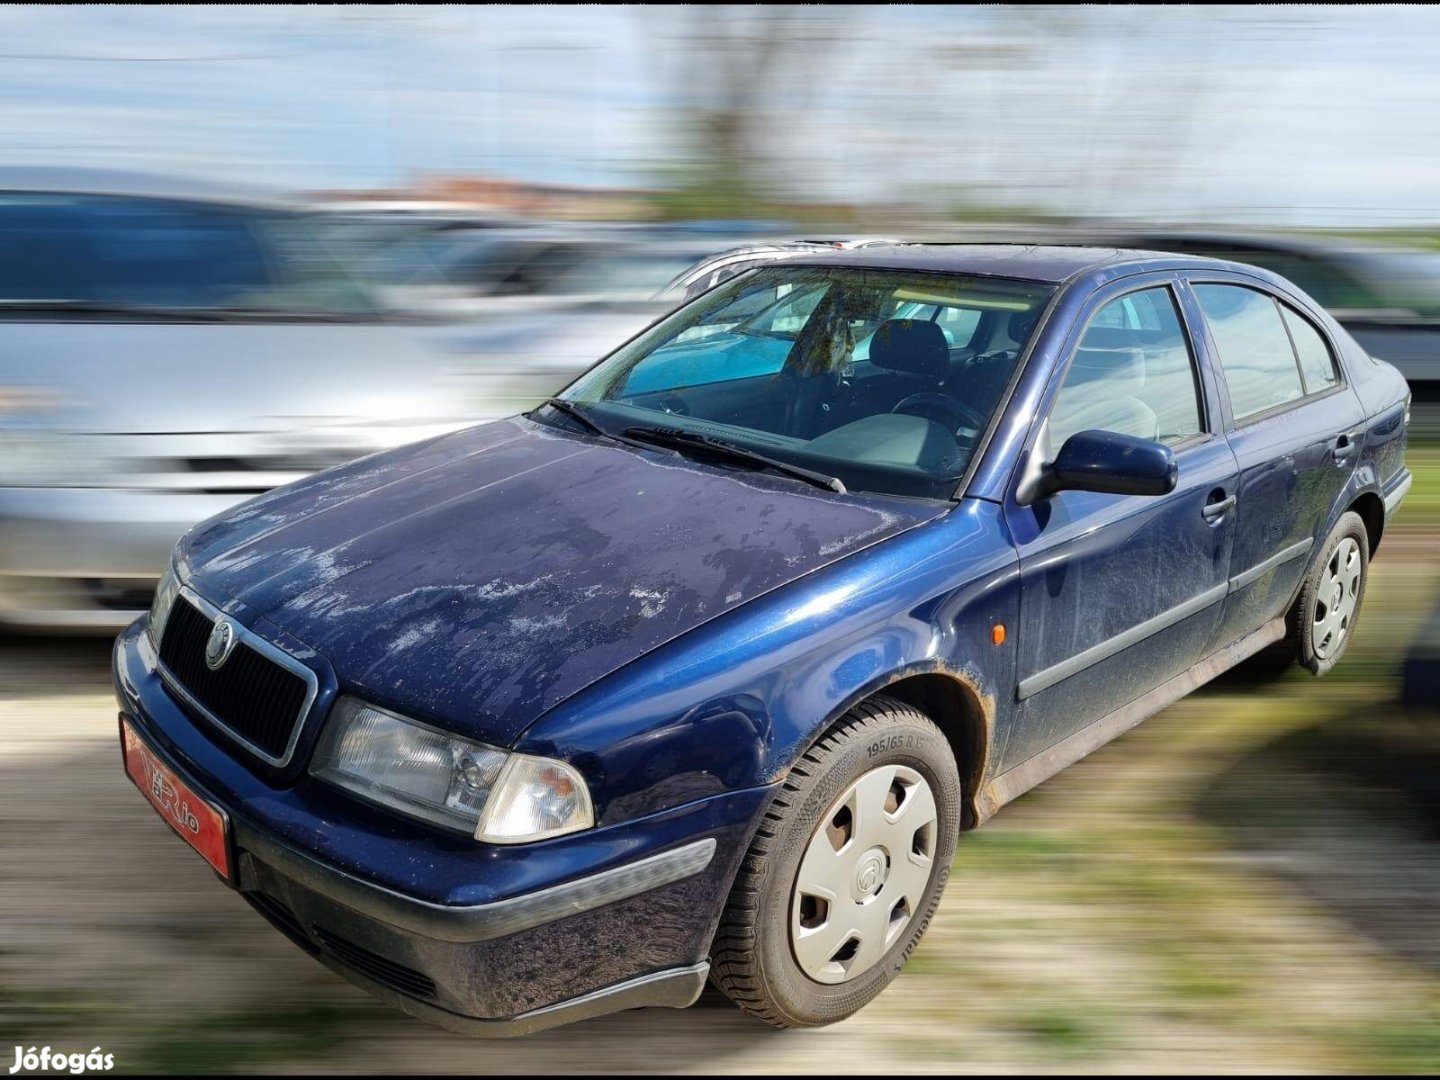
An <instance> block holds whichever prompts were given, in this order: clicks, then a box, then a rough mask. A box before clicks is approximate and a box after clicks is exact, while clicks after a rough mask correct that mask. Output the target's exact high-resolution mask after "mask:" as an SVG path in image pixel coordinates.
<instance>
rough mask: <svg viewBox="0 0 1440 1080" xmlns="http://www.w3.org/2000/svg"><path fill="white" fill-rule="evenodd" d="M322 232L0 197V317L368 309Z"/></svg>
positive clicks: (171, 208) (303, 222) (195, 209)
mask: <svg viewBox="0 0 1440 1080" xmlns="http://www.w3.org/2000/svg"><path fill="white" fill-rule="evenodd" d="M321 236H322V230H321V229H320V228H319V227H318V226H317V225H316V223H314V222H312V221H311V220H309V219H308V218H306V217H304V216H303V215H299V214H291V213H285V212H283V211H278V210H277V211H270V210H264V209H256V208H252V207H234V206H224V205H212V204H207V203H192V202H184V201H179V200H166V199H149V198H134V197H128V196H102V195H69V194H26V193H12V192H0V310H7V309H8V310H11V311H23V310H26V309H27V306H28V307H31V308H45V307H54V308H57V309H63V308H65V307H70V308H71V309H73V310H75V311H84V310H86V309H89V310H92V311H99V310H107V309H109V310H116V311H133V312H136V313H142V314H143V313H144V312H146V311H155V312H168V313H172V314H173V313H177V312H180V313H183V312H186V311H195V312H200V311H205V312H222V313H223V312H236V313H241V312H244V313H247V314H252V315H253V314H262V315H263V314H270V315H277V316H283V315H297V316H299V315H317V314H318V315H349V316H359V315H368V314H373V312H374V307H373V305H372V304H371V303H370V301H369V300H368V298H367V297H366V295H365V293H364V292H363V291H362V290H361V289H359V288H357V287H356V286H355V285H354V284H353V283H351V282H350V281H349V280H348V279H347V278H346V277H344V276H343V275H342V273H341V272H340V270H339V268H338V266H337V265H336V264H335V262H334V261H333V260H332V259H331V258H330V256H329V254H328V253H327V252H326V250H325V246H324V244H323V243H322V241H321Z"/></svg>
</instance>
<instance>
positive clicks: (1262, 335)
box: [1195, 285, 1305, 420]
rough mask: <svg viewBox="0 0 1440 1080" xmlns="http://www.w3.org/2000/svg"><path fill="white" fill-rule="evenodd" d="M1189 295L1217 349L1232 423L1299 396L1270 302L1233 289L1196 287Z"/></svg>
mask: <svg viewBox="0 0 1440 1080" xmlns="http://www.w3.org/2000/svg"><path fill="white" fill-rule="evenodd" d="M1195 297H1196V299H1198V300H1199V301H1200V308H1201V310H1202V311H1204V312H1205V320H1206V322H1208V323H1209V324H1210V334H1211V336H1212V337H1213V338H1214V339H1215V347H1216V349H1217V350H1219V353H1220V364H1221V366H1222V367H1223V368H1224V369H1225V385H1226V386H1228V387H1229V388H1230V406H1231V408H1232V409H1233V410H1234V413H1235V419H1236V420H1243V419H1245V418H1246V417H1247V416H1254V415H1255V414H1256V413H1262V412H1264V411H1265V410H1266V409H1273V408H1274V407H1275V406H1277V405H1284V404H1286V403H1287V402H1290V401H1296V400H1298V399H1300V398H1302V397H1304V396H1305V386H1304V384H1303V383H1302V382H1301V381H1300V366H1299V365H1298V364H1297V363H1296V361H1295V350H1294V349H1293V348H1292V347H1291V345H1290V335H1289V334H1288V333H1286V331H1285V324H1284V322H1283V321H1281V317H1280V308H1279V305H1278V304H1276V302H1275V301H1274V300H1273V299H1271V298H1270V297H1269V296H1268V295H1266V294H1265V293H1261V292H1256V291H1255V290H1254V289H1247V288H1244V287H1242V286H1239V285H1196V286H1195Z"/></svg>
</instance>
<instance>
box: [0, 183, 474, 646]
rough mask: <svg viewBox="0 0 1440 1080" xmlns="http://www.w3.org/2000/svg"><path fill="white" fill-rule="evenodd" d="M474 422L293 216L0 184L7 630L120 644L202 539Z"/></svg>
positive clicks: (447, 364)
mask: <svg viewBox="0 0 1440 1080" xmlns="http://www.w3.org/2000/svg"><path fill="white" fill-rule="evenodd" d="M472 406H473V401H470V400H468V399H467V398H466V396H465V395H464V394H463V393H461V392H457V386H456V373H455V371H454V369H453V365H452V363H451V361H450V360H449V359H447V358H446V357H445V356H444V355H443V354H442V353H441V352H440V351H438V350H437V349H435V348H434V346H433V343H427V342H426V341H425V340H424V338H423V337H422V336H421V335H420V334H419V333H418V332H417V329H416V328H415V327H411V326H405V325H398V324H392V323H391V322H390V321H389V320H388V319H387V316H386V315H385V313H384V312H383V311H382V310H381V309H380V308H379V307H377V306H376V304H375V302H374V301H373V299H372V298H371V297H370V296H368V295H367V294H366V292H365V291H364V290H363V289H361V288H359V287H357V286H356V285H355V284H354V283H353V281H352V280H350V279H349V278H347V276H346V275H345V274H344V273H342V272H341V270H340V268H339V267H338V266H337V265H336V264H335V263H334V262H333V260H331V259H330V258H329V257H328V255H327V254H326V245H325V244H324V243H322V242H320V241H319V239H318V238H317V223H316V222H315V220H314V219H313V217H311V216H310V215H308V214H306V213H303V212H300V211H299V210H298V209H297V208H296V207H294V206H292V205H290V204H287V203H284V202H281V201H279V200H275V199H271V198H269V197H267V196H264V195H261V194H257V193H254V192H235V191H230V190H225V191H221V190H216V189H202V188H201V187H200V186H198V185H195V184H192V183H189V182H186V183H179V182H175V181H169V180H164V179H158V178H154V177H147V176H140V175H135V174H122V173H109V172H103V171H90V170H83V171H81V170H62V169H45V170H36V169H6V170H0V626H9V627H29V628H43V629H58V630H91V631H105V632H110V631H114V630H118V629H119V628H120V627H122V626H124V625H126V624H127V623H129V622H130V621H132V620H133V619H134V618H135V617H136V615H137V614H138V613H140V612H141V611H143V610H145V609H146V608H147V607H148V605H149V603H150V600H151V595H152V593H153V590H154V586H155V583H156V582H157V581H158V579H159V577H160V574H161V572H162V571H163V570H164V568H165V559H166V553H167V552H168V551H169V550H170V548H171V547H172V546H173V545H174V543H175V541H176V539H177V538H178V537H179V536H180V535H181V534H182V533H183V532H185V530H186V529H188V528H189V527H190V526H191V525H193V524H195V523H196V522H198V521H201V520H202V519H204V518H208V517H210V516H211V515H213V514H216V513H219V512H220V511H222V510H225V509H227V508H228V507H230V506H231V505H233V504H234V503H236V502H239V501H241V500H242V499H246V498H249V497H250V496H252V495H255V494H258V493H261V492H264V491H268V490H269V489H271V488H273V487H276V486H278V485H281V484H284V483H287V482H289V481H292V480H296V479H299V478H300V477H303V476H305V475H307V474H309V473H311V472H313V471H315V470H317V469H322V468H325V467H328V466H330V465H335V464H338V463H340V462H343V461H347V460H350V459H352V458H355V457H358V456H360V455H362V454H366V453H369V452H371V451H375V450H379V449H382V448H386V447H390V446H394V445H397V444H400V443H405V442H409V441H411V440H414V439H417V438H421V437H424V436H426V435H429V434H434V433H439V432H442V431H446V430H450V429H452V428H456V427H460V426H463V425H465V424H466V423H471V422H474V419H475V415H474V410H473V409H472ZM467 410H470V415H463V414H464V413H465V412H466V411H467Z"/></svg>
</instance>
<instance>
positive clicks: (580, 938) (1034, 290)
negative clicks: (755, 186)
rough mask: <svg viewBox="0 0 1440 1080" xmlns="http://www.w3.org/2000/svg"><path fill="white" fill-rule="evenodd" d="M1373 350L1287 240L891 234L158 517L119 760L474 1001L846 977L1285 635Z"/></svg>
mask: <svg viewBox="0 0 1440 1080" xmlns="http://www.w3.org/2000/svg"><path fill="white" fill-rule="evenodd" d="M1408 407H1409V393H1408V391H1407V388H1406V385H1405V382H1404V380H1403V379H1402V378H1401V377H1400V376H1399V375H1398V374H1397V372H1396V371H1395V370H1394V369H1393V368H1391V367H1389V366H1387V365H1386V364H1383V363H1380V362H1378V361H1375V360H1372V359H1370V358H1369V357H1368V356H1366V355H1365V353H1364V352H1363V351H1362V350H1361V349H1360V348H1359V347H1358V346H1357V345H1356V344H1355V342H1354V341H1353V340H1352V339H1351V338H1350V336H1349V335H1348V334H1346V333H1345V331H1344V330H1342V329H1341V328H1340V327H1339V326H1338V325H1337V324H1336V323H1335V321H1334V320H1333V319H1332V318H1330V317H1329V316H1328V315H1326V314H1325V313H1324V311H1322V310H1321V309H1320V308H1318V307H1317V306H1316V305H1315V304H1314V303H1313V302H1312V301H1311V300H1310V299H1309V298H1308V297H1307V296H1305V294H1304V293H1302V292H1300V291H1298V290H1297V289H1296V288H1295V287H1294V286H1292V285H1290V284H1289V283H1288V282H1286V281H1285V280H1283V279H1282V278H1279V277H1276V276H1275V275H1273V274H1269V273H1267V272H1265V271H1261V270H1257V269H1255V268H1253V267H1245V266H1240V265H1236V264H1231V263H1225V262H1219V261H1213V260H1206V259H1200V258H1184V257H1179V256H1172V255H1165V254H1160V253H1154V252H1139V251H1114V250H1096V249H1084V248H1020V247H1006V246H995V247H983V246H927V245H903V244H892V245H884V246H869V247H866V248H863V249H860V250H852V251H833V252H816V253H815V254H813V255H808V254H807V255H805V256H803V257H797V258H792V259H787V260H785V261H783V262H782V263H776V264H774V265H771V266H768V267H762V268H759V269H755V270H751V271H749V272H747V273H745V274H743V275H741V276H739V277H736V278H734V279H733V280H731V281H728V282H726V283H724V284H723V285H721V286H719V287H717V288H715V289H714V290H712V291H710V292H708V293H706V294H704V295H702V296H700V297H698V298H697V299H695V300H694V301H692V302H691V303H689V304H687V305H686V306H684V307H682V308H681V309H679V310H678V311H676V312H675V313H673V314H671V315H669V316H667V317H666V318H664V319H663V320H662V321H660V322H659V323H657V324H656V325H654V326H653V327H651V328H650V329H649V330H647V331H646V332H645V333H643V334H641V335H640V336H639V337H637V338H635V339H634V340H632V341H630V342H629V343H627V344H626V345H624V346H623V347H621V348H620V349H619V350H618V351H616V352H615V353H613V354H612V355H610V356H609V357H608V358H606V359H605V360H603V361H601V362H600V363H599V364H597V365H596V366H595V367H594V368H592V369H591V370H590V371H589V372H588V373H587V374H585V375H584V376H583V377H582V378H581V379H580V380H579V381H578V382H576V383H575V384H574V385H572V386H571V387H570V388H569V389H568V390H566V391H565V392H564V393H563V394H562V395H561V396H560V397H558V398H556V399H553V400H552V401H550V402H549V403H548V404H546V405H543V406H541V407H540V408H538V409H537V410H535V411H534V412H532V413H530V414H528V415H526V416H521V417H515V418H513V419H509V420H505V421H501V422H499V423H494V424H489V425H486V426H483V427H477V428H472V429H469V430H466V431H461V432H458V433H455V434H450V435H446V436H443V437H441V438H437V439H432V440H430V441H428V442H422V443H418V444H414V445H412V446H409V447H406V448H403V449H400V450H394V451H389V452H386V453H382V454H378V455H375V456H373V457H369V458H364V459H362V460H360V461H356V462H353V463H351V464H349V465H345V466H342V467H340V468H337V469H332V470H330V471H329V472H326V473H322V474H320V475H318V476H316V477H314V478H312V479H310V480H306V481H303V482H300V483H297V484H292V485H290V486H288V487H285V488H281V489H278V490H276V491H274V492H272V493H270V494H268V495H265V496H262V497H260V498H258V499H255V500H252V501H251V502H249V503H247V504H244V505H242V506H241V507H239V508H237V509H235V510H232V511H230V512H228V513H226V514H224V515H222V516H220V517H217V518H214V519H212V520H210V521H208V522H204V523H202V524H201V525H199V526H197V527H196V528H194V529H192V530H191V531H190V533H189V534H187V535H186V536H185V537H184V538H183V539H182V540H181V542H180V543H179V545H178V546H177V548H176V550H175V554H174V560H173V565H172V567H171V569H170V571H169V573H168V575H167V576H166V578H165V580H164V582H163V583H162V586H161V588H160V589H159V591H158V593H157V595H156V599H155V605H154V608H153V610H152V611H151V613H150V615H149V617H148V618H147V619H142V620H140V621H139V622H137V623H136V624H135V625H133V626H131V627H130V628H129V629H128V630H126V631H125V632H124V633H123V634H122V635H121V636H120V638H119V640H118V642H117V643H116V649H115V682H116V687H117V691H118V694H119V700H120V707H121V738H122V742H123V744H124V756H125V765H126V769H127V771H128V772H129V774H130V776H131V777H132V778H133V779H134V780H135V781H136V783H137V784H138V785H139V786H140V788H141V790H142V792H143V793H144V794H145V796H146V797H147V798H148V799H149V800H150V801H151V802H152V804H154V806H155V807H156V808H157V810H159V812H160V813H161V814H162V815H163V816H164V817H165V819H166V820H167V822H168V823H169V824H170V825H171V826H172V827H173V828H174V829H175V830H176V831H177V832H178V833H180V835H182V836H183V837H185V838H186V839H187V840H189V841H190V842H191V844H192V845H194V846H195V847H196V848H197V850H199V851H200V853H201V854H202V855H203V856H204V857H205V858H206V859H207V860H208V861H209V862H210V864H211V865H212V866H213V867H214V869H215V871H216V872H217V873H218V874H219V875H220V877H221V878H222V879H223V880H224V881H225V882H226V883H227V884H228V885H230V886H231V887H233V888H235V889H238V890H240V891H241V893H242V894H243V895H244V897H245V898H246V899H247V900H248V901H249V902H250V903H251V904H252V905H253V906H254V907H255V908H256V909H257V910H258V911H259V912H260V913H261V914H262V915H263V916H264V917H265V918H266V919H268V920H269V921H270V922H271V923H273V924H274V925H275V926H276V927H277V928H278V929H279V930H280V931H281V932H282V933H284V934H286V935H287V936H288V937H289V938H290V939H291V940H292V941H294V942H295V944H297V945H298V946H300V947H301V948H303V949H305V950H306V951H307V952H309V953H311V954H312V955H314V956H315V957H317V958H318V959H319V960H321V961H322V962H323V963H325V964H328V965H329V966H331V967H332V968H334V969H335V970H336V971H338V972H340V973H341V974H343V975H344V976H346V977H347V978H349V979H351V980H353V981H355V982H356V983H358V984H360V985H361V986H363V987H365V988H367V989H369V990H371V991H372V992H374V993H375V994H377V995H378V996H380V997H382V998H385V999H387V1000H389V1001H391V1002H393V1003H395V1004H397V1005H399V1006H400V1007H401V1008H403V1009H405V1010H406V1011H408V1012H410V1013H413V1014H415V1015H416V1016H420V1017H423V1018H425V1019H428V1020H432V1021H435V1022H437V1023H440V1024H444V1025H446V1026H448V1027H454V1028H457V1029H460V1030H464V1031H471V1032H476V1033H481V1034H513V1033H519V1032H525V1031H533V1030H536V1029H539V1028H543V1027H548V1026H551V1025H554V1024H559V1023H563V1022H566V1021H570V1020H577V1019H581V1018H584V1017H589V1016H594V1015H597V1014H600V1013H604V1012H609V1011H613V1010H616V1009H625V1008H633V1007H635V1006H643V1005H664V1006H676V1007H680V1006H685V1005H688V1004H690V1003H691V1002H692V1001H694V1000H695V998H696V996H697V995H698V994H699V993H700V990H701V988H702V986H703V984H704V982H705V980H706V978H707V977H708V978H709V979H711V980H712V981H714V982H715V983H716V984H717V985H718V986H719V987H720V989H721V990H723V991H724V992H725V993H726V994H728V995H729V996H730V997H731V998H732V999H733V1000H734V1001H735V1002H736V1003H737V1004H738V1005H739V1006H740V1007H741V1008H742V1009H744V1010H745V1011H746V1012H749V1013H751V1014H753V1015H755V1016H757V1017H759V1018H760V1019H762V1020H765V1021H768V1022H769V1023H772V1024H777V1025H782V1026H800V1025H813V1024H824V1023H828V1022H831V1021H834V1020H839V1019H841V1018H843V1017H846V1016H848V1015H850V1014H851V1013H853V1012H855V1011H856V1010H857V1009H859V1008H860V1007H862V1006H863V1005H864V1004H865V1003H866V1002H868V1001H869V1000H870V999H871V998H873V997H875V995H876V994H878V993H879V992H880V991H881V990H882V989H883V988H884V987H885V985H886V984H887V983H888V982H889V981H890V980H891V979H892V978H894V977H895V975H896V974H897V973H898V972H899V970H900V968H901V966H902V965H903V964H904V962H905V960H906V958H907V957H908V956H909V955H910V954H911V952H913V951H914V949H915V947H916V945H917V943H918V941H919V939H920V936H921V934H922V933H923V932H924V930H925V928H926V926H927V925H928V923H929V922H930V920H931V918H932V917H933V916H934V914H935V910H936V906H937V904H938V903H939V899H940V894H941V890H942V889H943V888H944V885H945V882H946V878H947V877H948V874H949V868H950V863H951V859H952V856H953V853H954V849H955V843H956V839H957V837H958V835H959V833H960V832H961V831H962V830H964V829H971V828H974V827H976V826H978V825H980V824H981V823H982V822H984V821H985V820H986V819H987V818H989V817H990V816H991V815H992V814H994V813H995V812H996V811H997V810H998V809H999V808H1000V807H1001V806H1003V805H1004V804H1005V803H1006V802H1008V801H1010V800H1011V799H1014V798H1015V797H1016V796H1017V795H1019V794H1020V793H1022V792H1024V791H1025V790H1026V789H1028V788H1030V787H1032V786H1033V785H1035V784H1037V783H1039V782H1040V781H1041V780H1044V779H1045V778H1046V777H1048V776H1050V775H1052V774H1053V773H1055V772H1057V771H1058V770H1060V769H1062V768H1064V767H1065V766H1066V765H1067V764H1069V763H1070V762H1073V761H1075V760H1076V759H1078V758H1080V757H1082V756H1083V755H1085V754H1086V753H1088V752H1089V751H1091V750H1094V749H1095V748H1096V747H1098V746H1100V745H1102V744H1103V743H1105V742H1107V741H1108V740H1110V739H1112V738H1114V737H1115V736H1116V735H1118V734H1120V733H1121V732H1123V731H1125V730H1127V729H1128V728H1130V727H1132V726H1134V725H1135V724H1137V723H1139V722H1140V721H1141V720H1142V719H1144V718H1145V717H1147V716H1149V715H1151V714H1153V713H1154V712H1156V711H1157V710H1159V709H1161V708H1163V707H1164V706H1166V705H1168V704H1169V703H1171V702H1173V701H1175V700H1176V699H1177V698H1179V697H1181V696H1183V695H1184V694H1186V693H1188V692H1189V691H1191V690H1193V689H1195V688H1196V687H1197V686H1199V685H1200V684H1202V683H1204V682H1205V681H1206V680H1208V679H1211V678H1213V677H1214V676H1215V675H1216V674H1218V673H1219V672H1221V671H1224V670H1225V669H1226V668H1229V667H1231V666H1232V665H1234V664H1236V663H1238V662H1239V661H1241V660H1243V659H1244V658H1246V657H1247V656H1250V655H1251V654H1253V653H1255V652H1257V651H1258V650H1260V649H1262V648H1263V647H1265V646H1268V645H1271V644H1274V643H1278V642H1282V641H1284V642H1287V643H1288V645H1287V646H1286V647H1288V648H1289V649H1291V650H1292V651H1293V654H1294V656H1295V657H1296V659H1297V660H1298V661H1299V662H1300V663H1301V664H1303V665H1304V666H1305V667H1307V668H1308V669H1309V670H1311V671H1312V672H1314V673H1316V674H1323V673H1324V672H1326V671H1327V670H1329V669H1330V668H1331V667H1333V666H1334V664H1335V663H1336V662H1337V660H1338V659H1339V658H1340V656H1341V654H1342V653H1343V651H1344V649H1345V647H1346V645H1347V643H1348V642H1349V640H1350V638H1351V637H1352V636H1353V635H1354V633H1355V632H1356V620H1357V617H1358V615H1359V609H1360V605H1361V602H1362V600H1363V598H1364V593H1365V582H1366V573H1367V565H1368V561H1369V559H1370V557H1371V556H1372V555H1373V554H1374V552H1375V550H1376V548H1377V547H1378V546H1379V544H1380V542H1381V539H1382V537H1383V534H1384V531H1385V526H1386V522H1387V520H1388V519H1389V518H1390V515H1391V514H1392V513H1393V512H1394V511H1395V508H1396V507H1397V505H1398V504H1399V503H1400V501H1401V499H1402V498H1403V497H1404V495H1405V492H1406V489H1407V488H1408V487H1409V484H1410V474H1409V472H1408V471H1407V469H1406V467H1405V461H1404V453H1405V440H1406V427H1407V423H1408Z"/></svg>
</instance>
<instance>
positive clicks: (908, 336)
mask: <svg viewBox="0 0 1440 1080" xmlns="http://www.w3.org/2000/svg"><path fill="white" fill-rule="evenodd" d="M870 362H871V363H872V364H874V365H875V366H876V367H878V368H883V369H884V370H886V371H893V372H896V373H898V374H904V375H907V376H910V378H909V379H907V380H906V382H907V383H908V382H912V381H913V382H914V383H915V385H914V386H913V387H912V388H911V389H909V390H906V391H905V392H904V393H903V394H901V395H900V396H901V397H908V396H909V395H910V394H915V393H919V392H921V391H923V390H940V389H942V388H943V387H944V385H945V380H946V378H947V377H948V376H949V375H950V343H949V342H947V341H946V340H945V331H943V330H941V329H940V327H939V326H937V325H936V324H935V323H933V322H930V321H929V320H928V319H890V320H888V321H887V322H883V323H881V324H880V326H879V328H878V329H877V330H876V331H875V334H874V336H873V337H872V338H871V339H870ZM896 400H897V401H898V400H900V399H899V398H896Z"/></svg>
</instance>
